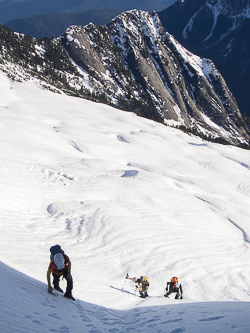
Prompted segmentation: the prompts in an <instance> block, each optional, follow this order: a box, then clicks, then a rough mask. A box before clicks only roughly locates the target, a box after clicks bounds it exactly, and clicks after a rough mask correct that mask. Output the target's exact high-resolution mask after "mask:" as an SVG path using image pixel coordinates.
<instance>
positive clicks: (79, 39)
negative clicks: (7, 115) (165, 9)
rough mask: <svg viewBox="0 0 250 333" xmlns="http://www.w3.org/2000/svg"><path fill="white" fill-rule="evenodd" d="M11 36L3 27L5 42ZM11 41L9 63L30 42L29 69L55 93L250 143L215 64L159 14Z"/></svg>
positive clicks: (130, 16)
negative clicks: (168, 26) (179, 36)
mask: <svg viewBox="0 0 250 333" xmlns="http://www.w3.org/2000/svg"><path fill="white" fill-rule="evenodd" d="M10 31H11V30H10V29H9V30H8V29H7V28H2V41H3V42H5V43H6V38H7V37H6V36H7V35H8V34H9V35H11V32H10ZM3 35H4V37H3ZM11 39H13V40H14V41H12V46H11V47H10V46H9V45H7V44H8V43H7V44H6V48H9V50H12V48H14V49H15V50H14V51H13V50H12V51H13V52H12V53H11V52H6V51H4V50H2V56H3V58H5V61H10V60H11V61H12V62H13V61H15V62H16V63H18V62H19V63H20V61H18V60H20V59H19V58H20V53H22V55H21V57H24V54H23V48H24V46H23V45H20V49H19V50H17V45H18V43H24V44H25V45H27V44H29V43H30V47H31V49H29V50H27V52H26V55H25V57H26V58H25V59H23V61H24V64H25V66H26V68H27V70H29V71H31V72H32V73H33V75H35V76H36V77H37V78H38V77H40V78H41V77H42V79H43V81H46V80H48V79H50V84H49V85H50V89H55V90H56V89H59V90H62V91H64V92H66V93H71V94H72V93H73V94H76V95H79V96H82V97H84V98H90V99H93V98H94V100H96V101H101V102H104V103H107V104H110V105H113V106H115V107H119V108H122V109H125V110H128V111H133V112H136V113H137V114H138V115H140V116H143V117H146V118H149V119H154V120H156V121H159V122H163V123H165V124H166V125H169V126H177V127H181V128H184V129H186V130H188V131H191V132H194V133H196V134H199V133H200V134H202V135H203V136H205V137H206V136H207V137H209V138H211V139H212V138H214V139H219V140H221V142H225V143H226V142H228V143H231V144H243V143H244V144H247V142H248V140H249V129H248V127H247V125H246V123H245V122H244V120H243V118H242V116H241V114H240V111H239V109H238V107H237V103H236V101H235V99H234V97H233V95H232V93H231V92H230V90H229V89H228V87H227V85H226V83H225V81H224V79H223V78H222V76H221V75H220V73H219V72H218V70H217V69H216V67H215V65H214V64H213V63H212V61H211V60H208V59H202V58H199V57H197V56H195V55H194V54H191V53H190V52H189V51H187V50H186V49H184V48H183V47H182V46H181V45H180V44H179V43H178V42H177V41H176V40H175V38H174V37H173V36H172V35H170V34H169V33H168V32H166V30H165V29H164V28H163V27H162V25H161V22H160V20H159V17H158V15H157V13H156V12H154V13H151V14H150V13H148V12H145V11H138V10H132V11H128V12H124V13H122V14H120V15H119V16H117V17H116V18H115V19H113V20H112V21H111V22H110V23H109V24H108V25H107V26H101V27H98V26H96V25H94V24H88V25H87V26H85V27H81V26H71V27H69V28H68V29H67V30H66V31H65V33H64V34H62V36H61V37H60V38H55V39H52V40H42V41H38V40H36V39H35V38H31V37H27V36H26V37H24V36H23V35H18V34H14V33H12V37H11V38H10V40H11ZM63 48H64V49H65V50H66V52H67V53H65V51H64V50H63ZM31 54H34V57H33V58H32V59H30V58H29V55H31ZM12 56H13V57H14V56H16V58H15V60H13V57H12ZM11 57H12V58H11ZM45 60H46V61H45ZM44 64H45V65H44ZM7 67H8V66H6V67H5V69H6V68H7ZM2 68H4V66H2ZM9 68H10V66H9ZM51 82H52V83H51ZM53 87H54V88H53Z"/></svg>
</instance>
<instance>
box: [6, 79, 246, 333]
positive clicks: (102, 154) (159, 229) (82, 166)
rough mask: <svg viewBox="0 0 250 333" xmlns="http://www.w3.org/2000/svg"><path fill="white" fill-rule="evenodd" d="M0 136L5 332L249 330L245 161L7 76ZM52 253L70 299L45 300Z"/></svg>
mask: <svg viewBox="0 0 250 333" xmlns="http://www.w3.org/2000/svg"><path fill="white" fill-rule="evenodd" d="M0 136H1V149H0V177H1V188H2V191H1V192H0V209H1V215H0V253H1V255H0V260H1V262H0V281H1V282H0V283H1V292H0V300H1V305H0V309H1V311H0V322H1V332H14V331H18V332H171V333H180V332H192V333H193V332H194V333H197V332H249V326H250V319H249V310H250V266H249V254H250V253H249V252H250V223H249V206H250V205H249V197H250V177H249V172H250V152H249V151H246V150H242V149H239V148H236V147H233V146H222V145H218V144H212V143H208V142H203V141H202V140H201V139H199V138H195V137H191V136H188V135H186V134H184V133H182V132H180V131H178V130H176V129H172V128H170V127H166V126H164V125H161V124H159V123H156V122H153V121H150V120H147V119H143V118H140V117H137V116H135V115H134V114H132V113H126V112H122V111H119V110H116V109H113V108H111V107H109V106H106V105H102V104H97V103H93V102H90V101H86V100H83V99H78V98H74V97H68V96H65V95H59V94H54V93H52V92H49V91H43V90H41V89H39V88H37V87H36V86H35V85H34V84H33V85H32V84H31V83H25V84H24V83H11V82H9V80H8V79H7V77H6V76H4V75H3V74H2V73H0ZM57 243H59V244H61V246H62V247H63V249H64V250H65V252H66V253H67V254H68V255H69V257H70V258H71V260H72V275H73V279H74V290H73V295H74V296H75V298H76V302H73V301H69V300H67V299H64V298H63V297H62V296H61V295H59V296H58V297H55V296H52V295H49V294H48V293H47V286H46V271H47V267H48V264H49V248H50V246H51V245H55V244H57ZM127 273H129V274H130V276H136V277H139V276H140V275H146V276H147V277H148V278H149V281H150V288H149V295H150V296H151V297H149V298H147V299H140V298H139V297H135V296H134V285H133V283H132V282H131V281H129V280H128V281H127V282H126V283H125V287H124V289H125V290H126V291H127V292H121V290H119V289H121V288H122V287H123V285H124V281H125V280H124V277H125V275H126V274H127ZM173 275H175V276H178V277H179V280H180V282H181V283H182V285H183V288H184V299H183V300H182V301H176V300H174V297H171V298H170V299H165V298H164V297H163V294H164V288H165V285H166V282H167V281H168V280H169V279H170V278H171V277H172V276H173ZM61 286H62V287H63V288H64V289H65V281H63V282H62V283H61Z"/></svg>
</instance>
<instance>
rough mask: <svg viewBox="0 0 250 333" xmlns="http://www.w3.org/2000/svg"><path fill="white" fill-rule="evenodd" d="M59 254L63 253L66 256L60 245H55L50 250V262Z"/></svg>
mask: <svg viewBox="0 0 250 333" xmlns="http://www.w3.org/2000/svg"><path fill="white" fill-rule="evenodd" d="M57 253H62V254H64V251H63V250H62V248H61V246H60V245H53V246H51V248H50V260H52V259H53V257H54V255H55V254H57Z"/></svg>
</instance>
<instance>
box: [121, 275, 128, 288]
mask: <svg viewBox="0 0 250 333" xmlns="http://www.w3.org/2000/svg"><path fill="white" fill-rule="evenodd" d="M127 278H128V273H127V275H126V277H125V280H124V283H123V287H122V289H123V288H124V286H125V283H126V280H127Z"/></svg>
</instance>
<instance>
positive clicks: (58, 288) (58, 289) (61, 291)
mask: <svg viewBox="0 0 250 333" xmlns="http://www.w3.org/2000/svg"><path fill="white" fill-rule="evenodd" d="M54 289H55V290H57V291H59V292H60V293H63V290H62V289H61V288H60V287H59V286H57V287H55V288H54Z"/></svg>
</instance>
